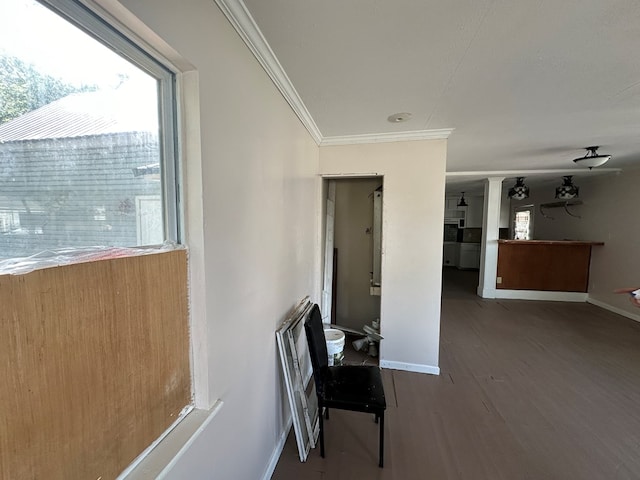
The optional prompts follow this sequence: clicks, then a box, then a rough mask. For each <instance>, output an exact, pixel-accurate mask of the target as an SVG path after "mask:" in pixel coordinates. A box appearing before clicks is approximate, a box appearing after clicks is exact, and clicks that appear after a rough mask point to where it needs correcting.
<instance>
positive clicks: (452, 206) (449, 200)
mask: <svg viewBox="0 0 640 480" xmlns="http://www.w3.org/2000/svg"><path fill="white" fill-rule="evenodd" d="M459 201H460V197H445V199H444V209H445V210H458V202H459ZM460 208H464V207H460Z"/></svg>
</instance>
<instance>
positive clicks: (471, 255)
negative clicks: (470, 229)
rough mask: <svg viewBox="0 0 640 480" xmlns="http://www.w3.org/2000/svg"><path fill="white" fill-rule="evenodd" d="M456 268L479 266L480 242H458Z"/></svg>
mask: <svg viewBox="0 0 640 480" xmlns="http://www.w3.org/2000/svg"><path fill="white" fill-rule="evenodd" d="M458 245H459V247H458V248H459V250H460V252H459V255H458V268H459V269H473V268H480V244H479V243H459V244H458Z"/></svg>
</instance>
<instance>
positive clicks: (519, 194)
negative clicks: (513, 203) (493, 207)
mask: <svg viewBox="0 0 640 480" xmlns="http://www.w3.org/2000/svg"><path fill="white" fill-rule="evenodd" d="M507 196H508V197H509V198H511V199H512V200H524V199H525V198H528V197H529V187H527V186H526V185H525V184H524V177H517V178H516V184H515V185H514V186H513V187H511V188H510V189H509V193H508V194H507Z"/></svg>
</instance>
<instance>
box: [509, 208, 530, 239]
mask: <svg viewBox="0 0 640 480" xmlns="http://www.w3.org/2000/svg"><path fill="white" fill-rule="evenodd" d="M513 233H514V235H513V238H514V239H516V240H531V237H532V236H533V205H529V206H526V207H517V208H516V209H515V211H514V219H513Z"/></svg>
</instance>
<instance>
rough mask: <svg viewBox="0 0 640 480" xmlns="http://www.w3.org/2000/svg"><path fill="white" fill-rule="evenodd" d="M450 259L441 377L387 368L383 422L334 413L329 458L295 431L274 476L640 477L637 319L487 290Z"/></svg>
mask: <svg viewBox="0 0 640 480" xmlns="http://www.w3.org/2000/svg"><path fill="white" fill-rule="evenodd" d="M473 275H474V272H464V271H463V272H460V271H458V270H455V269H448V270H447V271H446V272H445V274H444V287H443V300H442V333H441V342H440V343H441V351H440V367H441V375H440V376H432V375H422V374H416V373H408V372H402V371H394V370H383V377H384V381H385V392H386V395H387V403H388V407H387V414H386V421H385V423H386V425H385V427H386V437H385V438H386V451H385V455H386V456H385V468H384V469H379V468H378V467H377V425H376V424H375V423H374V422H373V419H369V418H367V416H365V415H363V414H358V413H353V412H340V411H332V413H331V419H330V421H329V422H327V423H326V424H325V435H326V438H325V440H326V449H327V456H326V458H325V459H324V460H323V459H321V458H320V453H319V448H316V449H315V450H312V451H311V452H310V454H309V459H308V460H307V462H306V463H300V461H299V460H298V457H297V450H296V446H295V438H294V437H293V432H290V434H289V437H288V439H287V443H286V445H285V448H284V451H283V453H282V456H281V458H280V461H279V463H278V466H277V468H276V470H275V473H274V475H273V477H272V478H274V479H279V480H289V479H291V480H293V479H323V480H329V479H332V480H334V479H335V480H342V479H355V478H357V479H376V478H377V479H394V480H408V479H434V480H446V479H459V480H463V479H464V480H497V479H504V480H517V479H531V480H543V479H545V480H547V479H549V480H551V479H554V480H556V479H557V480H567V479H580V480H600V479H602V480H631V479H638V478H640V408H638V406H639V405H640V348H639V346H640V324H638V323H636V322H634V321H632V320H629V319H627V318H624V317H621V316H618V315H615V314H612V313H610V312H607V311H605V310H603V309H600V308H598V307H595V306H592V305H589V304H582V303H578V304H570V303H561V302H532V301H515V300H510V301H504V300H483V299H481V298H479V297H477V296H475V295H474V294H473V291H474V289H475V284H474V282H476V284H477V272H475V276H476V280H473Z"/></svg>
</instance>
